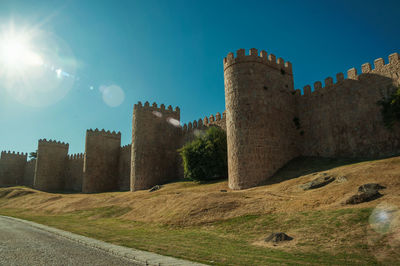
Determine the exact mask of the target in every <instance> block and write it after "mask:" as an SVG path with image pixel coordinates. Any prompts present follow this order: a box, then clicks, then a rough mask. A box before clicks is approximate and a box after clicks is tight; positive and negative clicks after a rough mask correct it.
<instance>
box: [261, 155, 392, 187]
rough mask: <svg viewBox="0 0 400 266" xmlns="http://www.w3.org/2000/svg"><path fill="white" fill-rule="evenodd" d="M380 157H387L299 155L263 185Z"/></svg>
mask: <svg viewBox="0 0 400 266" xmlns="http://www.w3.org/2000/svg"><path fill="white" fill-rule="evenodd" d="M391 157H393V156H391ZM386 158H390V157H386ZM380 159H385V158H376V159H371V158H369V159H365V158H321V157H298V158H295V159H293V160H291V161H290V162H289V163H287V164H286V165H285V166H284V167H282V168H281V169H280V170H278V172H276V173H275V174H274V175H273V176H272V177H271V178H269V179H268V180H266V181H265V182H264V183H263V184H262V185H272V184H277V183H281V182H284V181H287V180H290V179H293V178H297V177H300V176H303V175H309V174H312V173H317V172H323V171H328V170H330V169H333V168H336V167H340V166H345V165H350V164H355V163H360V162H367V161H374V160H380Z"/></svg>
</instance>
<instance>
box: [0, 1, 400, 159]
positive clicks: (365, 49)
mask: <svg viewBox="0 0 400 266" xmlns="http://www.w3.org/2000/svg"><path fill="white" fill-rule="evenodd" d="M399 12H400V2H398V1H277V0H275V1H224V0H214V1H206V0H201V1H194V0H193V1H190V0H186V1H175V0H164V1H151V0H146V1H134V0H130V1H122V0H119V1H111V0H110V1H106V0H102V1H95V0H93V1H89V0H86V1H74V0H71V1H40V0H35V1H18V0H12V1H8V0H2V1H0V25H1V27H0V30H2V31H7V29H9V28H10V26H9V25H13V27H14V30H15V31H17V32H18V31H19V30H21V31H23V32H26V31H28V32H29V29H30V28H34V29H35V30H37V31H40V32H41V34H39V35H38V36H37V37H36V39H35V40H36V44H35V45H36V46H35V49H37V50H38V51H39V52H43V53H49V54H51V55H49V56H48V58H46V60H47V61H45V62H44V63H43V62H41V65H40V68H46V71H47V72H48V73H52V74H54V75H55V76H57V75H60V73H63V74H61V75H62V76H60V77H58V78H59V80H56V79H53V78H52V77H49V76H48V75H47V76H46V75H44V76H43V78H47V79H46V80H43V79H41V80H35V82H32V84H33V85H32V84H28V87H29V89H30V91H29V93H31V94H29V96H27V97H26V99H24V100H22V101H21V100H17V99H16V98H17V97H16V91H17V89H14V87H12V86H11V88H10V86H9V83H5V82H4V70H3V69H1V68H0V71H3V72H0V81H1V79H2V77H3V82H2V83H0V132H1V133H0V150H15V151H22V152H30V151H34V150H35V149H36V146H37V140H38V139H39V138H47V139H50V138H51V139H56V140H61V141H64V142H68V143H69V144H70V153H77V152H83V151H84V142H85V132H86V129H88V128H100V129H101V128H105V129H106V130H115V131H121V133H122V144H123V145H125V144H128V143H130V141H131V124H132V122H131V119H132V108H133V105H134V104H135V103H137V102H138V101H142V102H144V101H146V100H147V101H149V102H150V103H152V102H157V103H158V104H161V103H164V104H165V105H167V106H168V105H172V106H174V107H175V106H179V107H180V108H181V121H182V122H188V121H193V120H195V119H198V118H203V117H204V116H205V115H207V116H209V115H211V114H215V113H217V112H222V111H224V109H225V100H224V82H223V68H222V59H223V57H225V56H226V55H227V53H229V52H231V51H236V50H237V49H239V48H245V49H246V50H248V49H250V48H253V47H254V48H257V49H259V50H262V49H264V50H266V51H267V52H268V53H273V54H275V55H276V56H277V57H282V58H284V59H285V60H288V61H290V62H292V64H293V71H294V80H295V87H296V88H302V87H303V86H304V85H307V84H312V83H314V82H315V81H318V80H321V81H323V80H324V79H325V78H326V77H328V76H332V77H335V74H336V73H337V72H346V71H347V70H348V69H349V68H351V67H356V68H357V69H358V70H360V66H361V64H363V63H365V62H371V63H372V62H373V60H374V59H376V58H379V57H383V58H384V59H385V61H386V62H387V56H388V55H389V54H391V53H393V52H400V49H399V48H400V34H399V29H400V15H399ZM0 36H1V32H0ZM40 36H44V37H43V39H42V40H38V39H40ZM1 42H2V40H1V38H0V45H1ZM39 52H38V53H39ZM42 63H43V64H42ZM29 69H31V68H29ZM29 69H27V70H26V71H30V70H29ZM58 69H59V71H60V72H59V73H58V72H57V71H58ZM43 71H44V70H43ZM61 71H62V72H61ZM47 72H46V73H47ZM35 73H36V72H35ZM24 75H26V76H29V75H31V76H33V75H34V74H32V73H24ZM14 78H15V77H14ZM35 78H36V79H38V78H37V77H35ZM19 86H20V85H19ZM35 86H36V87H35ZM110 86H113V87H112V88H116V87H117V88H118V89H117V90H116V91H113V90H111V94H112V95H111V96H115V97H117V96H118V95H117V96H116V95H113V93H117V92H120V90H122V91H123V92H124V95H125V97H124V100H123V101H122V102H121V101H117V103H115V102H114V103H113V102H112V99H111V105H117V106H110V102H108V104H107V101H104V99H103V95H104V88H110ZM25 87H26V86H25ZM25 87H23V88H19V90H21V91H22V92H24V89H25ZM42 88H48V89H49V91H45V92H43V93H42V92H41V93H42V94H40V96H38V95H39V92H37V91H36V89H38V90H39V91H40V89H42ZM119 88H120V89H119ZM57 89H59V90H64V92H65V93H61V96H57V97H58V98H60V99H59V100H58V101H56V100H55V99H56V98H57V97H55V99H53V98H52V96H51V95H50V94H51V93H55V92H53V91H52V90H57ZM35 93H36V94H35ZM64 94H65V95H64ZM49 95H50V96H49ZM20 96H21V95H20ZM117 98H118V97H117ZM32 99H35V100H36V104H35V105H34V106H31V105H32V104H31V103H30V101H33V100H32ZM118 99H119V100H121V98H118ZM106 100H107V99H106Z"/></svg>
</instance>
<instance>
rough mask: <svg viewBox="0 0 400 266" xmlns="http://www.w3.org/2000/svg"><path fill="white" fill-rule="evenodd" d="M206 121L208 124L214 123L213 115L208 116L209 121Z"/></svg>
mask: <svg viewBox="0 0 400 266" xmlns="http://www.w3.org/2000/svg"><path fill="white" fill-rule="evenodd" d="M208 121H210V123H212V122H214V121H215V119H214V115H210V117H209V120H208Z"/></svg>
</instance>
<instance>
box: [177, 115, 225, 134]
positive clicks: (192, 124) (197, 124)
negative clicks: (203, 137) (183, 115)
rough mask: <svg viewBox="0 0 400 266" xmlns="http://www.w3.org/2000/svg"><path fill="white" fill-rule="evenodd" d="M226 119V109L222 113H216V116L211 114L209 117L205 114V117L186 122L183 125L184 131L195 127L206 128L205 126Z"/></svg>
mask: <svg viewBox="0 0 400 266" xmlns="http://www.w3.org/2000/svg"><path fill="white" fill-rule="evenodd" d="M224 120H226V111H224V112H223V113H222V115H221V113H219V112H218V113H216V114H215V116H214V115H210V116H209V117H207V116H205V117H204V118H203V119H201V118H200V119H199V120H194V121H193V122H189V123H187V124H184V125H183V126H182V131H183V132H184V133H185V132H188V131H191V130H195V129H204V127H209V126H211V125H214V124H218V123H220V122H222V121H224Z"/></svg>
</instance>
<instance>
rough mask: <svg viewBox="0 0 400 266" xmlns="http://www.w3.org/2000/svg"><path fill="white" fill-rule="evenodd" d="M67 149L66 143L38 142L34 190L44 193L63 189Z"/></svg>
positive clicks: (41, 140) (44, 140)
mask: <svg viewBox="0 0 400 266" xmlns="http://www.w3.org/2000/svg"><path fill="white" fill-rule="evenodd" d="M68 148H69V144H68V143H64V142H60V141H55V140H46V139H40V140H39V143H38V150H37V160H36V168H35V179H34V188H36V189H39V190H44V191H61V190H63V189H64V183H65V182H64V177H65V164H66V160H67V154H68Z"/></svg>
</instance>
